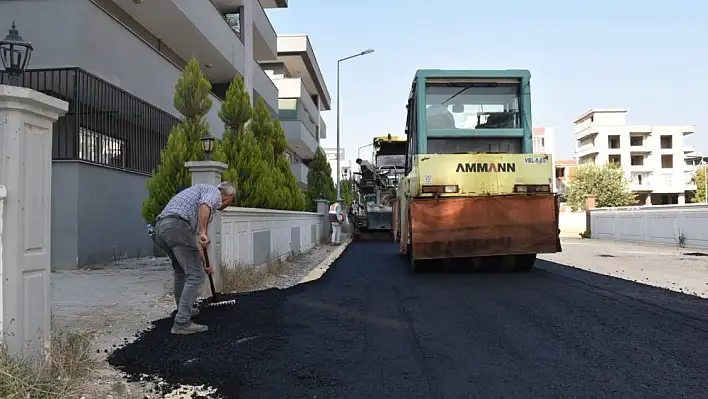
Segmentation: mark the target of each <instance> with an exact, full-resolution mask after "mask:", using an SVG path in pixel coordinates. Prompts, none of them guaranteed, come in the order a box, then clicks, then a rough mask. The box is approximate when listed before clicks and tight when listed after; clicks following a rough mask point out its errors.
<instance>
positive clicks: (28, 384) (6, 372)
mask: <svg viewBox="0 0 708 399" xmlns="http://www.w3.org/2000/svg"><path fill="white" fill-rule="evenodd" d="M91 341H92V340H91V337H90V336H89V335H88V334H83V333H78V332H58V333H55V334H54V335H53V337H52V346H51V350H50V352H49V356H48V359H47V360H46V361H28V360H24V359H19V358H17V357H13V356H10V354H9V353H8V351H7V349H6V348H5V347H4V346H0V398H3V399H26V398H31V399H69V398H72V399H73V398H79V397H81V390H82V388H83V387H84V386H85V384H86V382H87V381H88V380H89V378H90V377H91V375H92V373H93V370H94V369H95V368H96V365H97V360H96V358H95V356H94V355H93V353H92V345H91Z"/></svg>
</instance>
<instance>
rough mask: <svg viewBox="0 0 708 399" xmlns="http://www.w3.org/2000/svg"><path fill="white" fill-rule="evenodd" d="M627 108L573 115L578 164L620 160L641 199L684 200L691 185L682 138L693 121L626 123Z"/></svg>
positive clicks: (655, 201)
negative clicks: (680, 122) (673, 123)
mask: <svg viewBox="0 0 708 399" xmlns="http://www.w3.org/2000/svg"><path fill="white" fill-rule="evenodd" d="M627 112H628V110H627V109H591V110H589V111H587V112H585V113H584V114H582V115H581V116H580V117H578V118H577V119H576V120H575V121H574V125H575V142H576V146H575V155H576V159H577V161H578V165H583V164H586V163H595V164H598V165H601V164H604V163H606V162H613V163H616V164H619V165H620V166H621V167H622V169H624V171H625V176H626V178H627V179H628V180H629V182H630V188H631V189H632V191H634V192H636V193H637V198H638V201H639V203H640V204H646V205H652V204H654V205H658V204H683V203H685V202H686V194H687V192H691V191H692V190H695V185H693V186H692V185H691V184H689V182H688V181H687V180H686V174H685V172H686V159H685V158H686V151H685V145H684V138H685V137H686V136H688V135H690V134H693V133H695V131H696V127H695V126H694V125H670V126H668V125H666V126H665V125H628V124H627V123H626V114H627Z"/></svg>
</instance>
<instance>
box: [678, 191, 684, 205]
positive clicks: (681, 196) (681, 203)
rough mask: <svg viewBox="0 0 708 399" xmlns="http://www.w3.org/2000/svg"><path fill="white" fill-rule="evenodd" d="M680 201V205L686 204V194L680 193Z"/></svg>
mask: <svg viewBox="0 0 708 399" xmlns="http://www.w3.org/2000/svg"><path fill="white" fill-rule="evenodd" d="M678 203H679V205H684V204H686V194H684V193H681V194H679V195H678Z"/></svg>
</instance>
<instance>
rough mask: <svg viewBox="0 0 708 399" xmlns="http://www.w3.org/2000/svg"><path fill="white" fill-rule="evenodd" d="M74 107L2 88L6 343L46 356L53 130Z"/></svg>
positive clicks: (0, 276)
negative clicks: (58, 120) (68, 110)
mask: <svg viewBox="0 0 708 399" xmlns="http://www.w3.org/2000/svg"><path fill="white" fill-rule="evenodd" d="M68 108H69V104H68V103H67V102H65V101H61V100H59V99H56V98H54V97H50V96H47V95H45V94H42V93H40V92H38V91H34V90H31V89H26V88H23V87H14V86H0V185H2V186H4V187H5V189H4V190H2V191H4V192H3V194H5V195H3V196H4V197H5V198H4V199H3V200H2V201H4V203H3V207H2V213H1V214H0V218H1V219H2V225H3V230H4V234H2V236H1V237H0V341H2V342H3V343H4V344H5V345H7V348H8V350H9V351H10V353H12V354H14V355H23V356H28V357H35V358H36V357H38V356H42V355H43V354H45V353H46V352H44V351H45V350H46V349H48V348H49V344H50V342H51V340H50V338H51V331H50V327H51V326H50V313H51V307H50V298H51V290H50V282H49V279H50V264H51V256H50V248H51V243H50V239H51V220H52V218H51V206H52V198H51V194H52V192H51V191H52V190H51V187H52V127H53V124H54V122H55V121H56V120H57V119H58V118H59V117H60V116H61V115H63V114H64V113H66V111H67V109H68Z"/></svg>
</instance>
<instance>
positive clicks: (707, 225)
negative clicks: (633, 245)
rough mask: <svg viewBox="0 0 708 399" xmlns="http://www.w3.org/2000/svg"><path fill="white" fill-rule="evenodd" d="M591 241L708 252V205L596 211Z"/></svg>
mask: <svg viewBox="0 0 708 399" xmlns="http://www.w3.org/2000/svg"><path fill="white" fill-rule="evenodd" d="M590 214H591V224H590V225H591V227H590V229H591V233H592V238H598V239H604V240H615V241H629V242H639V243H652V244H666V245H679V244H682V245H683V246H685V247H689V248H708V204H687V205H648V206H635V207H621V208H595V209H592V210H591V211H590Z"/></svg>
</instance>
